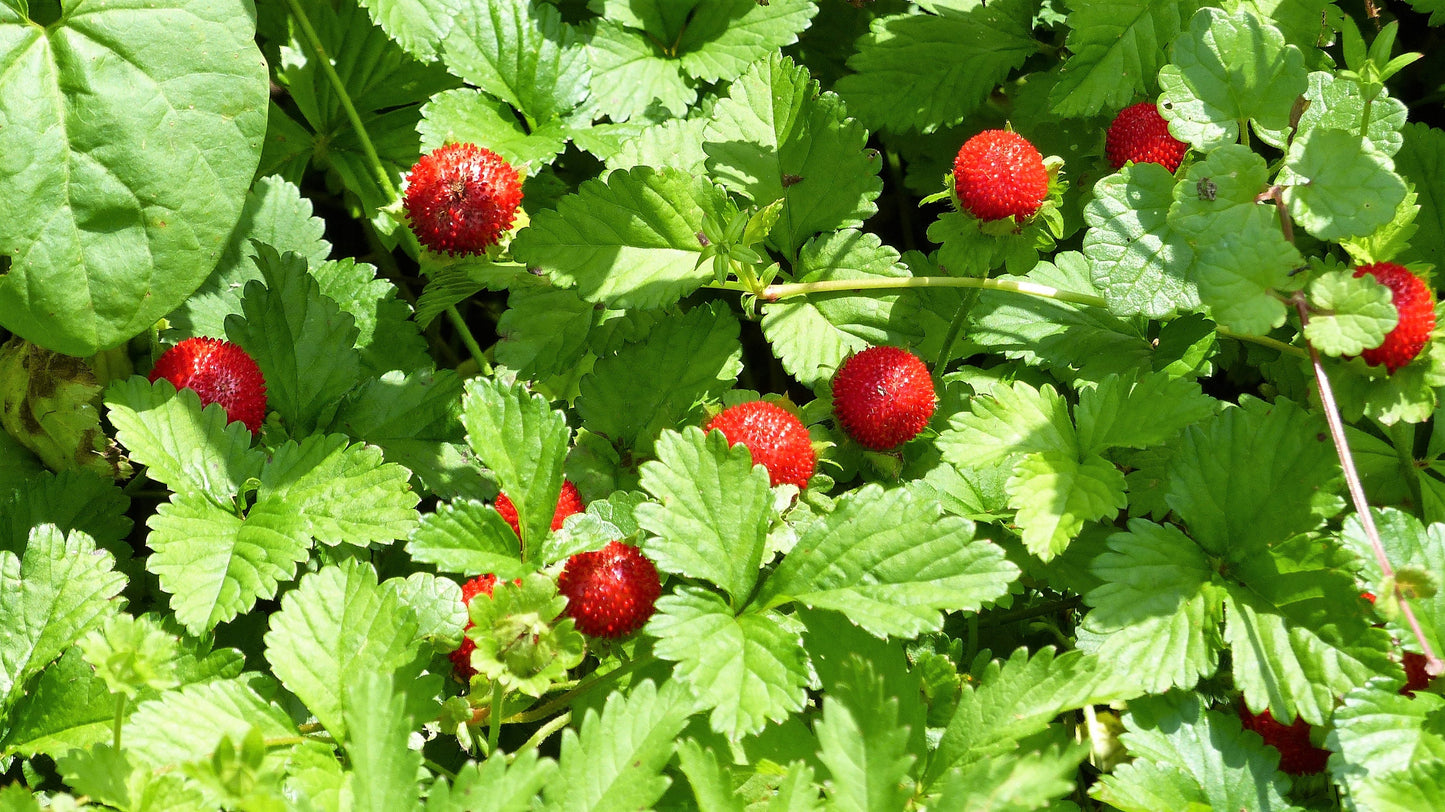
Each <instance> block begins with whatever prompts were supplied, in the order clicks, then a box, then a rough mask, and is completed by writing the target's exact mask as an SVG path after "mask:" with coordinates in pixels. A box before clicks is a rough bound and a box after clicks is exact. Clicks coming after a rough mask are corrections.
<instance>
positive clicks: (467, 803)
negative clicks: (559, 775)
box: [426, 748, 557, 812]
mask: <svg viewBox="0 0 1445 812" xmlns="http://www.w3.org/2000/svg"><path fill="white" fill-rule="evenodd" d="M511 756H514V757H515V758H514V759H512V760H510V761H509V760H508V759H505V758H489V759H486V760H485V761H483V762H482V763H481V764H477V763H476V762H474V761H473V762H467V764H465V765H464V766H463V767H462V768H461V769H459V770H457V776H456V779H455V780H453V781H452V783H451V786H450V787H448V786H447V785H446V783H444V782H441V781H438V782H437V783H436V784H435V785H433V787H432V790H431V793H430V794H429V795H428V796H427V805H426V808H427V812H470V810H475V809H483V808H485V809H488V810H492V812H529V810H531V809H532V801H533V799H534V798H536V797H537V795H538V794H539V793H540V792H541V789H542V787H543V785H545V784H546V783H547V781H548V780H549V779H550V778H551V777H552V775H553V774H555V773H556V771H557V762H555V761H553V760H552V759H550V758H541V757H539V756H538V755H537V750H536V748H532V749H528V750H522V751H519V752H517V753H514V754H511Z"/></svg>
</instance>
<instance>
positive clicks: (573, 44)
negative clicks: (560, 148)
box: [442, 0, 591, 157]
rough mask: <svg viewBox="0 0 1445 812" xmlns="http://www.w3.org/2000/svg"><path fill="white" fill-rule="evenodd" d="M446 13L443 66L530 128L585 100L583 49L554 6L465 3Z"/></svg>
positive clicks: (502, 0) (494, 0)
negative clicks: (448, 22)
mask: <svg viewBox="0 0 1445 812" xmlns="http://www.w3.org/2000/svg"><path fill="white" fill-rule="evenodd" d="M447 14H449V15H450V16H451V17H452V19H453V24H452V27H451V31H450V32H449V33H448V34H447V36H446V50H445V52H444V53H443V55H442V59H443V60H444V61H445V62H446V63H447V66H448V67H449V68H451V70H452V72H453V73H455V74H457V75H458V76H460V77H462V78H463V79H465V80H467V82H468V83H470V84H472V85H475V86H476V87H479V88H481V89H482V90H484V91H485V92H487V93H490V94H491V95H493V96H496V97H497V98H499V99H501V100H502V101H504V102H506V103H507V104H509V105H511V106H512V107H515V108H517V110H519V111H520V112H521V113H522V115H523V116H524V117H525V118H526V120H527V121H528V122H529V125H536V124H542V123H545V122H547V121H548V120H549V119H553V118H556V117H558V116H560V115H563V114H565V113H566V112H567V111H569V110H571V109H572V108H573V107H575V106H577V104H578V102H580V101H582V99H583V98H584V97H586V95H587V83H588V80H589V79H590V78H591V75H590V70H589V69H588V67H587V48H586V46H585V45H584V43H583V39H582V37H581V36H579V35H578V33H577V32H576V31H575V30H574V29H573V28H572V26H570V25H567V24H566V23H564V22H562V13H561V12H560V11H558V10H557V7H556V6H554V5H552V4H550V3H539V2H535V1H534V0H487V1H486V2H479V1H478V0H466V2H461V3H459V4H457V5H455V6H453V7H452V8H451V9H449V10H448V12H447ZM529 128H530V129H535V126H531V127H529ZM478 143H482V144H484V145H486V142H478ZM548 157H550V156H548Z"/></svg>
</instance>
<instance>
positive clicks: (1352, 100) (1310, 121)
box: [1299, 71, 1406, 155]
mask: <svg viewBox="0 0 1445 812" xmlns="http://www.w3.org/2000/svg"><path fill="white" fill-rule="evenodd" d="M1305 99H1306V100H1308V101H1309V106H1308V107H1306V108H1305V109H1304V112H1303V113H1301V114H1300V118H1299V131H1300V132H1305V131H1306V130H1311V129H1314V128H1316V127H1319V128H1325V129H1333V130H1344V131H1345V132H1352V133H1356V134H1358V133H1359V132H1360V122H1362V121H1364V112H1365V97H1364V92H1363V90H1362V89H1361V88H1360V83H1359V82H1358V81H1356V80H1354V79H1348V78H1345V77H1341V76H1335V75H1334V74H1332V73H1329V72H1327V71H1315V72H1313V73H1311V74H1310V75H1309V90H1307V91H1305ZM1405 115H1406V110H1405V105H1404V103H1403V102H1401V101H1400V100H1399V99H1396V98H1394V97H1392V96H1391V95H1390V92H1389V90H1386V89H1381V90H1380V94H1379V95H1378V96H1376V97H1375V99H1374V101H1372V102H1371V103H1370V125H1369V128H1368V129H1367V131H1366V132H1365V144H1366V145H1367V146H1368V147H1369V148H1370V149H1371V150H1372V151H1374V152H1380V153H1383V154H1385V155H1394V154H1395V153H1397V152H1399V151H1400V146H1401V145H1402V144H1404V143H1405V139H1404V136H1402V135H1401V134H1400V128H1401V127H1404V126H1405Z"/></svg>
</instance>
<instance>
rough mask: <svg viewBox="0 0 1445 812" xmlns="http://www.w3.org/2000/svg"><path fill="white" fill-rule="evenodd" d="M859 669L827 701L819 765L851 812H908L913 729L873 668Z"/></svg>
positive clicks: (818, 729) (833, 794) (841, 805)
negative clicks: (902, 720) (900, 716)
mask: <svg viewBox="0 0 1445 812" xmlns="http://www.w3.org/2000/svg"><path fill="white" fill-rule="evenodd" d="M853 663H854V668H853V669H851V671H852V673H850V674H849V677H850V679H849V680H848V681H846V682H843V683H840V684H838V685H835V686H834V687H833V689H832V690H831V691H829V693H828V695H827V696H826V697H824V698H823V718H822V719H821V720H820V721H819V722H818V723H817V724H816V725H815V726H814V728H813V729H814V732H815V733H817V735H818V744H819V750H818V759H819V760H820V761H822V762H823V764H824V765H826V766H827V768H828V771H829V772H830V773H831V774H832V781H831V782H829V783H828V784H827V785H826V786H827V791H828V797H829V799H830V800H831V801H832V802H833V806H834V807H835V808H837V809H840V810H846V811H847V812H874V811H875V810H884V809H898V810H902V809H904V808H906V805H907V803H908V801H909V797H910V795H911V792H910V790H909V788H908V787H905V786H904V785H903V784H904V781H905V780H906V779H907V778H908V777H909V774H910V772H911V768H912V766H913V763H914V761H915V760H916V758H917V757H916V756H914V755H913V754H911V753H909V752H908V734H909V729H908V726H907V725H900V723H899V719H898V699H897V698H896V697H890V696H887V694H886V693H885V691H886V689H885V686H884V683H883V680H882V679H881V678H880V677H879V676H878V675H877V674H876V673H875V672H874V670H873V668H872V667H871V666H869V665H867V664H863V663H858V662H857V661H856V660H855V661H853Z"/></svg>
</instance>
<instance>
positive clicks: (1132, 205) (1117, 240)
mask: <svg viewBox="0 0 1445 812" xmlns="http://www.w3.org/2000/svg"><path fill="white" fill-rule="evenodd" d="M1173 198H1174V176H1173V175H1171V174H1169V170H1167V169H1165V168H1164V167H1162V166H1160V165H1159V164H1155V163H1143V164H1134V165H1132V166H1126V167H1124V168H1123V169H1121V170H1119V171H1118V172H1116V173H1114V174H1112V175H1106V176H1104V177H1103V178H1101V179H1100V180H1099V182H1098V183H1096V184H1094V199H1093V200H1092V201H1090V202H1089V204H1088V205H1087V206H1085V207H1084V220H1085V221H1087V222H1088V224H1089V230H1088V232H1087V233H1086V234H1085V235H1084V245H1083V252H1084V256H1085V257H1087V258H1088V260H1089V263H1090V264H1091V265H1092V266H1093V278H1094V284H1095V285H1096V286H1097V287H1098V288H1099V291H1100V292H1101V293H1103V294H1104V298H1105V299H1107V300H1108V303H1109V310H1110V312H1112V313H1115V314H1116V315H1132V314H1135V313H1138V314H1142V315H1145V316H1148V317H1150V318H1163V317H1165V316H1168V315H1171V314H1172V313H1174V312H1175V311H1188V310H1192V309H1193V308H1195V307H1197V306H1198V305H1199V293H1198V291H1197V290H1196V289H1195V283H1194V281H1193V280H1192V279H1190V278H1189V276H1188V274H1187V271H1188V269H1189V267H1190V265H1191V264H1192V263H1193V262H1194V250H1193V249H1192V248H1191V247H1190V245H1189V242H1188V240H1187V238H1186V235H1184V234H1182V233H1180V232H1178V231H1176V230H1175V229H1174V228H1173V227H1172V226H1170V224H1169V222H1168V213H1169V207H1170V205H1171V204H1172V203H1173Z"/></svg>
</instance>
